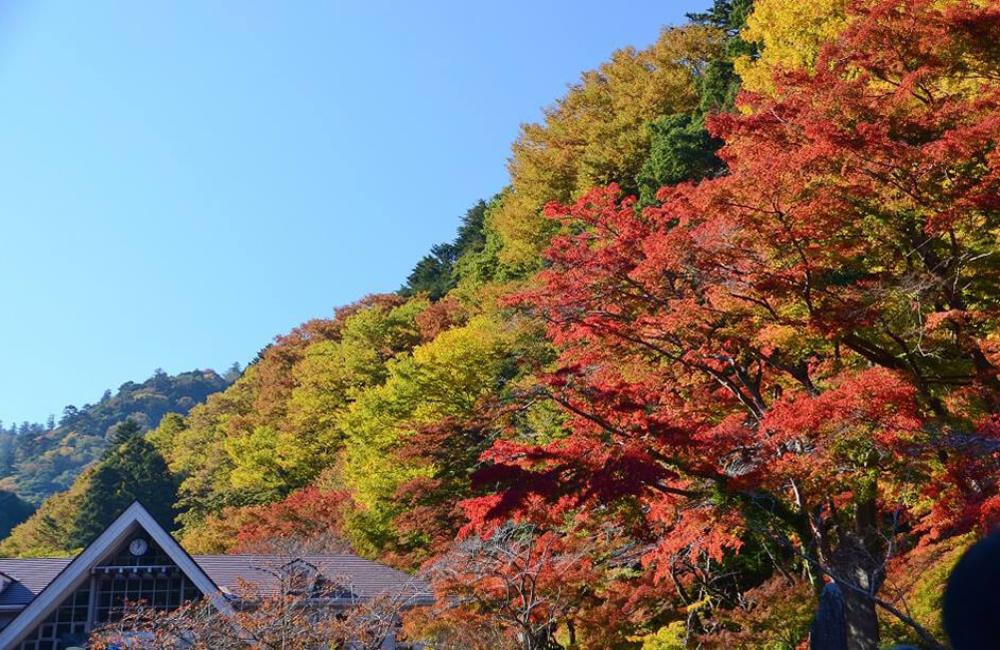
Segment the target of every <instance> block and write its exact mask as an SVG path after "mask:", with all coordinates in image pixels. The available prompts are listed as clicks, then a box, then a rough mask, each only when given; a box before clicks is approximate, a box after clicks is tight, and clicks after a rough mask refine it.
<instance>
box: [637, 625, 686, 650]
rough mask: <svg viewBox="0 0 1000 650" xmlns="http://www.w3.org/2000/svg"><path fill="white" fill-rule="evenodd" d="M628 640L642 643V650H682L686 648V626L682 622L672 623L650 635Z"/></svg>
mask: <svg viewBox="0 0 1000 650" xmlns="http://www.w3.org/2000/svg"><path fill="white" fill-rule="evenodd" d="M629 640H630V641H634V642H636V643H642V650H684V649H685V648H687V626H685V625H684V621H674V622H672V623H670V624H669V625H666V626H664V627H661V628H660V629H659V630H657V631H656V632H653V633H652V634H646V635H643V636H635V637H632V638H631V639H629Z"/></svg>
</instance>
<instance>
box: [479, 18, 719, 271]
mask: <svg viewBox="0 0 1000 650" xmlns="http://www.w3.org/2000/svg"><path fill="white" fill-rule="evenodd" d="M721 43H722V37H721V34H720V33H719V32H718V31H716V30H713V29H709V28H705V27H696V26H689V27H685V28H682V29H668V30H665V31H664V32H663V34H662V35H661V36H660V38H659V40H658V41H657V42H656V43H655V44H654V45H653V46H651V47H649V48H647V49H645V50H638V51H637V50H635V49H633V48H626V49H623V50H619V51H618V52H615V53H614V54H613V55H612V57H611V60H610V61H608V62H607V63H604V64H603V65H602V66H600V68H598V69H597V70H592V71H590V72H587V73H585V74H584V75H583V76H582V78H581V80H580V82H579V83H578V84H576V85H574V86H573V87H571V88H570V90H569V92H568V93H567V94H566V95H565V96H564V97H562V98H561V99H560V100H559V101H557V102H556V104H555V105H554V106H552V107H550V108H549V109H547V110H546V111H545V119H544V121H543V123H540V124H527V125H524V126H522V128H521V135H520V137H519V138H518V139H517V141H516V142H515V143H514V145H513V152H512V153H513V155H512V157H511V160H510V164H509V171H510V177H511V190H510V192H509V194H508V195H507V196H506V197H505V198H504V201H503V204H502V206H500V208H499V209H498V210H497V211H496V212H495V213H494V214H492V215H490V225H491V227H493V228H495V229H496V231H497V232H498V233H499V234H500V236H501V237H502V239H503V248H502V249H501V252H500V261H501V263H503V264H505V265H508V266H511V267H523V268H528V269H531V268H534V267H535V266H536V265H537V264H538V261H539V254H540V252H541V250H542V249H543V248H544V246H545V244H547V243H548V241H549V238H550V237H551V235H552V233H553V231H554V226H553V224H551V223H548V222H546V221H545V219H544V218H543V217H542V215H541V210H542V208H543V207H544V206H545V204H547V203H548V202H550V201H563V202H565V201H569V200H571V199H573V198H575V197H576V196H578V195H579V194H580V193H582V192H583V191H585V190H586V189H588V188H590V187H593V186H595V185H606V184H608V183H610V182H613V181H614V182H618V183H619V184H621V185H622V186H623V187H625V188H626V189H627V190H628V191H630V192H633V191H635V190H634V184H635V179H636V176H637V175H638V173H639V171H640V170H641V168H642V163H643V161H644V160H645V158H646V155H647V153H648V151H649V139H650V133H649V129H648V128H647V124H648V123H649V122H651V121H652V120H654V119H656V118H658V117H661V116H663V115H669V114H672V113H681V112H687V111H690V110H693V109H694V108H696V107H697V105H698V102H699V98H698V93H697V88H696V85H695V80H696V76H697V74H698V73H700V71H701V69H702V68H703V67H704V65H705V62H706V61H707V60H708V59H710V58H713V57H715V56H717V55H718V53H719V51H720V50H721Z"/></svg>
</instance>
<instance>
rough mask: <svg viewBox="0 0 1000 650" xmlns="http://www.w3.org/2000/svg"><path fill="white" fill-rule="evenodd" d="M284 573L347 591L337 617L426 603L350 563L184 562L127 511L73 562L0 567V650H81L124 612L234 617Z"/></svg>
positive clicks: (418, 592) (171, 543)
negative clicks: (205, 607)
mask: <svg viewBox="0 0 1000 650" xmlns="http://www.w3.org/2000/svg"><path fill="white" fill-rule="evenodd" d="M289 563H292V564H296V565H302V566H307V567H309V569H310V570H313V571H316V572H318V574H319V577H321V578H323V577H325V578H328V579H329V580H331V581H333V580H336V581H338V582H340V583H343V584H346V585H349V586H350V587H349V590H350V593H346V594H345V593H342V594H341V595H339V596H338V597H337V598H334V599H329V600H328V601H325V603H326V604H325V606H330V607H346V606H349V605H350V604H352V603H357V602H359V601H363V600H365V599H368V598H372V597H374V596H376V595H379V594H383V593H385V592H387V591H393V592H394V593H401V594H404V595H405V598H406V599H407V602H412V603H413V604H425V603H428V602H430V600H431V597H430V592H429V589H428V587H427V585H426V584H425V583H423V582H421V581H419V580H417V579H415V578H413V577H411V576H409V575H407V574H405V573H402V572H400V571H396V570H394V569H391V568H389V567H387V566H384V565H381V564H378V563H376V562H371V561H368V560H364V559H362V558H359V557H356V556H353V555H311V556H304V557H301V558H288V557H283V556H282V557H279V556H263V555H201V556H192V555H189V554H188V553H187V552H186V551H185V550H184V549H183V548H181V546H180V544H178V543H177V541H176V540H175V539H174V538H173V537H172V536H171V535H170V534H169V533H168V532H167V531H166V530H164V529H163V527H162V526H160V525H159V524H158V523H157V522H156V521H155V520H154V519H153V517H152V516H150V514H149V512H147V511H146V509H145V508H143V507H142V505H141V504H140V503H138V502H136V503H133V504H132V505H131V506H130V507H129V508H128V509H127V510H126V511H125V512H124V513H123V514H122V515H121V516H120V517H118V519H116V520H115V521H114V522H113V523H112V524H111V525H110V526H108V528H107V529H106V530H105V531H104V532H103V533H102V534H101V535H100V536H99V537H98V538H97V539H96V540H95V541H94V542H93V543H92V544H91V545H90V546H88V547H87V548H86V549H84V550H83V551H82V552H81V553H80V554H79V555H77V556H76V557H75V558H68V559H55V558H46V559H2V558H0V650H66V649H67V648H74V647H80V646H83V645H84V644H85V642H86V639H87V636H88V635H89V633H90V632H91V630H93V629H95V628H96V627H98V626H100V625H101V624H103V623H107V622H108V621H111V620H113V619H114V616H115V615H116V613H119V614H120V612H121V611H122V607H123V605H124V603H125V602H139V601H142V602H144V603H146V604H148V605H149V606H151V607H155V608H157V609H161V610H170V609H175V608H177V607H179V606H180V605H181V604H182V603H184V602H187V601H191V600H196V599H201V598H208V599H210V600H211V602H212V605H213V606H214V607H215V608H216V609H217V610H219V611H220V612H223V613H226V614H229V613H232V611H233V610H234V608H236V607H239V602H238V600H239V599H238V596H237V593H238V587H239V585H240V583H241V582H243V583H253V584H254V585H256V586H257V588H258V589H260V590H261V591H262V592H266V591H267V590H268V589H269V588H273V587H274V584H275V583H276V582H277V581H278V580H279V578H277V577H276V576H275V573H274V572H273V571H272V570H271V569H270V567H274V566H278V565H282V564H284V565H287V564H289ZM393 646H394V644H393V643H392V642H391V640H390V641H389V642H388V643H387V647H389V648H392V647H393Z"/></svg>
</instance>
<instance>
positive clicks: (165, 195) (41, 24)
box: [0, 0, 708, 422]
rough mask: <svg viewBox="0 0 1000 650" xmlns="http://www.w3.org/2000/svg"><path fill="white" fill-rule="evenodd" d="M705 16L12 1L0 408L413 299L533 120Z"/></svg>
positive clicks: (55, 399)
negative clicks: (380, 297) (407, 294)
mask: <svg viewBox="0 0 1000 650" xmlns="http://www.w3.org/2000/svg"><path fill="white" fill-rule="evenodd" d="M707 4H708V2H707V0H703V1H695V0H676V1H673V0H658V1H654V0H649V1H647V0H634V1H630V2H626V3H608V2H606V0H605V1H601V2H597V1H592V0H559V1H551V2H547V1H544V0H543V1H541V2H540V1H538V0H534V1H531V2H524V1H517V2H512V1H508V0H505V1H503V2H489V3H487V2H468V0H465V1H463V2H458V1H448V2H432V1H428V2H403V1H401V0H400V1H397V2H385V1H379V0H367V1H362V0H357V1H355V0H350V1H347V0H339V1H338V0H330V1H327V2H319V1H306V0H301V1H296V2H258V1H256V0H239V1H237V0H232V1H222V0H216V1H213V2H203V1H202V0H170V1H169V2H133V1H131V0H120V1H111V0H89V1H88V2H59V1H57V0H47V1H46V0H39V1H37V2H27V1H25V2H4V3H2V4H0V263H2V273H0V341H2V342H3V344H2V345H3V348H2V366H0V418H2V419H3V420H4V421H5V422H10V421H11V420H18V421H20V420H25V419H28V420H42V419H44V418H45V417H46V416H47V415H48V414H49V413H57V414H58V413H59V412H61V410H62V408H63V406H65V405H66V404H70V403H72V404H77V405H81V404H83V403H85V402H93V401H96V400H97V399H98V398H99V397H100V395H101V393H102V392H103V391H104V390H105V389H106V388H112V389H114V388H117V386H119V385H120V384H121V383H123V382H125V381H128V380H131V379H135V380H141V379H144V378H146V377H147V376H149V375H150V374H151V373H152V371H153V370H154V369H155V368H157V367H162V368H163V369H165V370H167V371H168V372H171V373H174V372H179V371H183V370H190V369H193V368H215V369H217V370H219V371H222V370H224V369H225V368H226V367H228V366H229V365H230V364H231V363H232V362H234V361H239V362H240V363H246V362H247V361H249V360H250V359H252V358H253V357H254V355H255V354H256V352H257V351H258V350H259V349H260V348H261V347H263V346H264V345H265V344H267V343H268V342H269V341H270V340H271V339H272V338H273V337H274V336H275V335H277V334H280V333H282V332H285V331H287V330H288V329H290V328H291V327H294V326H295V325H297V324H298V323H300V322H302V321H304V320H307V319H309V318H313V317H321V316H328V315H330V314H331V313H332V309H333V307H335V306H337V305H341V304H345V303H348V302H351V301H353V300H355V299H357V298H359V297H361V296H363V295H365V294H367V293H371V292H378V291H391V290H394V289H396V288H398V287H399V285H400V283H401V282H402V280H403V279H404V278H405V277H406V275H407V273H408V272H409V269H410V267H411V266H412V265H413V263H414V262H415V261H416V260H417V259H418V258H419V257H420V256H422V255H423V254H424V253H425V252H426V251H427V250H428V249H429V247H430V246H431V245H432V244H434V243H436V242H439V241H444V240H448V239H450V238H451V237H452V236H453V234H454V230H455V227H456V225H457V223H458V218H459V216H460V215H461V214H463V213H464V212H465V210H466V208H468V207H469V206H470V205H472V204H473V203H474V202H475V201H476V200H477V199H479V198H480V197H488V196H490V195H492V194H493V193H494V192H496V191H497V190H499V189H500V188H501V187H503V185H504V184H505V182H506V179H507V174H506V168H505V163H506V159H507V155H508V152H509V144H510V142H511V141H512V140H513V139H514V138H515V137H516V135H517V129H518V125H519V124H520V123H522V122H525V121H533V120H536V119H538V118H539V116H540V109H541V107H542V106H544V105H546V104H548V103H550V102H552V101H553V100H554V99H556V98H557V97H558V96H559V95H561V94H562V93H563V91H564V89H565V87H566V85H567V84H569V83H571V82H573V81H575V80H576V79H577V77H578V75H579V73H580V72H581V71H582V70H584V69H587V68H591V67H594V66H595V65H597V64H599V63H600V62H601V61H602V60H604V59H605V58H606V57H607V56H608V54H609V53H610V52H611V51H612V50H614V49H616V48H618V47H622V46H625V45H629V44H633V45H637V46H643V45H646V44H648V43H650V42H652V41H653V40H654V39H655V38H656V35H657V33H658V32H659V29H660V28H661V26H663V25H665V24H670V23H679V22H681V21H682V20H683V15H684V13H685V12H686V11H694V10H699V9H701V8H703V7H704V6H706V5H707Z"/></svg>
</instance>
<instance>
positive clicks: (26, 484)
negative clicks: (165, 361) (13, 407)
mask: <svg viewBox="0 0 1000 650" xmlns="http://www.w3.org/2000/svg"><path fill="white" fill-rule="evenodd" d="M232 378H233V377H230V378H229V379H227V378H225V377H222V376H220V375H219V374H217V373H216V372H214V371H212V370H193V371H190V372H183V373H180V374H177V375H173V376H171V375H168V374H166V373H165V372H163V371H162V370H158V371H157V372H156V373H155V374H154V375H153V376H152V377H150V378H149V379H147V380H146V381H143V382H141V383H136V382H131V381H130V382H126V383H124V384H122V385H121V386H120V387H119V388H118V391H117V392H116V393H114V394H112V393H111V391H110V390H109V391H106V392H105V393H104V396H103V397H102V398H101V399H100V401H98V402H97V403H96V404H85V405H84V406H82V407H79V408H77V407H75V406H67V407H66V409H65V410H64V412H63V416H62V419H61V420H60V421H59V424H58V426H56V427H54V428H51V429H49V430H45V431H41V432H39V431H37V430H34V429H33V428H29V427H25V428H24V429H25V431H24V433H14V432H10V431H0V490H7V491H10V492H14V493H16V494H17V495H18V496H20V497H21V498H22V499H24V500H26V501H28V502H30V503H33V504H36V505H37V504H39V503H41V502H42V501H44V500H45V498H46V497H48V496H49V495H51V494H54V493H56V492H59V491H62V490H65V489H66V488H68V487H69V486H70V485H71V484H72V483H73V481H74V480H75V479H76V477H77V476H78V475H79V474H80V472H81V471H82V470H83V468H84V467H86V466H87V465H89V464H90V463H92V462H93V461H94V460H96V459H97V458H99V457H100V456H101V454H102V453H104V451H105V450H106V449H107V448H108V440H109V438H110V437H111V436H112V434H113V433H114V430H115V428H116V427H117V426H118V425H120V424H121V423H122V422H124V421H125V420H126V419H129V420H132V421H133V422H135V423H136V424H137V425H139V427H140V428H141V429H144V430H145V429H150V428H155V427H156V426H157V425H158V424H159V423H160V420H161V419H162V418H163V416H164V415H166V414H167V413H181V414H185V413H187V412H188V411H190V410H191V408H192V407H193V406H195V405H196V404H200V403H201V402H204V401H205V399H206V398H207V397H208V396H209V395H211V394H212V393H215V392H218V391H220V390H222V389H224V388H225V387H226V386H228V385H229V383H230V381H231V379H232Z"/></svg>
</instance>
